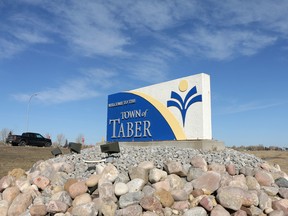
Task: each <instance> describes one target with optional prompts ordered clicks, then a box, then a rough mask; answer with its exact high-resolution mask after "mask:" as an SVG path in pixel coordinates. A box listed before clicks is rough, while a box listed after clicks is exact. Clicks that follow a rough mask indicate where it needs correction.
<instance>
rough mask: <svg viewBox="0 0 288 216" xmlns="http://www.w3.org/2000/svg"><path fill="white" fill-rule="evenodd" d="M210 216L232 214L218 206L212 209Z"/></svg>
mask: <svg viewBox="0 0 288 216" xmlns="http://www.w3.org/2000/svg"><path fill="white" fill-rule="evenodd" d="M210 216H230V213H229V212H228V211H227V210H226V209H225V208H223V207H222V206H221V205H216V206H215V207H214V208H213V209H212V211H211V214H210Z"/></svg>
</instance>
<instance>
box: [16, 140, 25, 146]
mask: <svg viewBox="0 0 288 216" xmlns="http://www.w3.org/2000/svg"><path fill="white" fill-rule="evenodd" d="M26 144H27V143H26V141H25V140H21V141H20V142H19V144H18V146H26Z"/></svg>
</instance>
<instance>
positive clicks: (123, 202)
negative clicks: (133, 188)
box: [119, 191, 144, 208]
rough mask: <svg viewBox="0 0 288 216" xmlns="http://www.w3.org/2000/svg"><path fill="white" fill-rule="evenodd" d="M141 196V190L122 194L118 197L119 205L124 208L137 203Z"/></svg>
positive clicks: (142, 194) (142, 195)
mask: <svg viewBox="0 0 288 216" xmlns="http://www.w3.org/2000/svg"><path fill="white" fill-rule="evenodd" d="M143 197H144V193H143V192H142V191H137V192H133V193H127V194H124V195H122V196H120V198H119V207H120V208H125V207H127V206H129V205H134V204H139V202H140V200H141V199H142V198H143Z"/></svg>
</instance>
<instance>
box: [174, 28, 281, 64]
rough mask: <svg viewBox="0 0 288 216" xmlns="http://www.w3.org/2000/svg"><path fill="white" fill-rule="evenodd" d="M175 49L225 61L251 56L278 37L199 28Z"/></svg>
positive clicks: (184, 38) (183, 36) (179, 42)
mask: <svg viewBox="0 0 288 216" xmlns="http://www.w3.org/2000/svg"><path fill="white" fill-rule="evenodd" d="M181 39H182V40H179V41H178V42H177V43H176V44H174V46H175V48H177V49H178V50H180V51H182V52H184V53H186V54H193V55H196V56H201V57H206V58H211V59H216V60H225V59H230V58H234V57H236V56H240V55H243V56H250V55H253V54H255V53H257V52H259V50H260V49H263V48H265V47H267V46H269V45H271V44H273V43H274V42H275V41H276V37H273V36H268V35H262V34H259V33H256V32H252V31H240V30H208V29H204V28H198V29H196V30H195V31H194V32H192V33H191V34H186V33H185V34H183V35H181Z"/></svg>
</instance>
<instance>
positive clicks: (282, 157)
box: [245, 151, 288, 174]
mask: <svg viewBox="0 0 288 216" xmlns="http://www.w3.org/2000/svg"><path fill="white" fill-rule="evenodd" d="M245 153H248V154H253V155H255V156H257V157H259V158H262V159H263V160H265V161H267V162H268V163H269V164H271V165H273V164H278V165H279V166H280V167H281V170H282V171H284V172H285V173H287V174H288V151H245Z"/></svg>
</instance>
